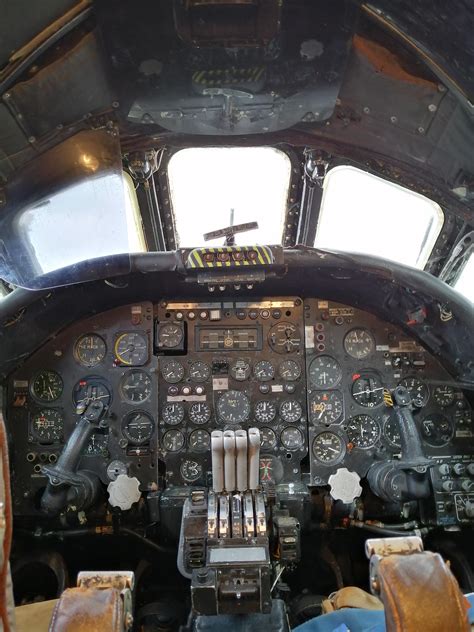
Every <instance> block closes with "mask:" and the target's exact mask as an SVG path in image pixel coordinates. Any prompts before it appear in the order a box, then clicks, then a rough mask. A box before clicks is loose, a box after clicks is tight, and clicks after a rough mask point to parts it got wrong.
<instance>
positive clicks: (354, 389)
mask: <svg viewBox="0 0 474 632" xmlns="http://www.w3.org/2000/svg"><path fill="white" fill-rule="evenodd" d="M398 384H403V385H404V386H406V388H407V389H408V390H409V392H410V394H411V396H412V400H413V402H414V411H415V412H414V417H415V420H416V423H417V426H418V430H419V434H420V436H421V439H422V444H423V450H424V453H425V456H426V457H428V458H431V459H433V463H434V464H435V465H434V466H433V468H432V469H431V478H432V485H433V489H434V493H435V509H436V520H437V521H438V522H441V523H444V524H454V523H455V522H463V521H465V520H466V519H467V517H466V516H465V515H464V514H463V506H464V505H465V504H466V502H467V501H469V502H474V464H473V459H472V454H473V451H474V431H473V425H472V421H473V420H472V411H471V408H470V406H469V403H468V401H467V400H466V398H465V396H464V394H463V392H462V391H461V390H460V389H459V388H457V387H456V385H455V384H453V381H452V379H451V377H450V375H449V374H448V373H447V372H446V370H445V369H444V368H443V367H442V366H441V365H440V364H439V362H438V361H437V360H436V359H435V358H434V357H433V356H432V355H430V354H429V353H427V352H426V351H425V350H424V349H423V348H422V347H420V346H419V345H418V344H417V343H416V342H415V341H414V340H413V339H412V338H410V337H409V336H407V335H406V334H405V333H404V332H402V330H400V329H399V328H397V327H395V326H393V325H391V324H389V323H385V322H382V321H381V320H380V319H378V318H377V317H376V316H374V315H372V314H369V313H367V312H364V311H362V310H359V309H356V308H353V307H350V306H346V305H342V304H338V303H334V302H331V301H327V300H324V299H317V298H315V299H305V300H302V299H301V298H299V297H275V298H273V297H272V298H262V299H259V300H244V299H240V298H238V299H237V298H232V299H221V300H212V301H211V300H210V301H209V302H182V301H177V300H163V301H161V302H160V303H158V304H152V303H151V302H142V303H137V304H134V305H127V306H124V307H120V308H117V309H114V310H111V311H109V312H105V313H102V314H99V315H96V316H93V317H91V318H89V319H87V320H85V321H82V322H78V323H76V324H74V325H73V326H72V327H69V328H68V329H67V330H65V331H64V332H63V333H61V334H60V335H59V336H57V337H56V338H55V339H54V340H51V341H50V342H48V343H47V344H46V345H45V346H44V347H43V348H42V349H40V350H39V351H37V352H36V353H34V354H33V355H32V356H31V357H30V358H29V359H28V360H27V361H26V362H25V363H24V364H23V365H22V367H21V368H19V369H18V370H17V371H16V372H15V373H14V374H13V375H12V376H11V378H10V381H9V387H8V394H7V405H6V417H7V423H8V429H9V432H10V434H11V439H12V443H13V446H14V449H13V450H12V459H13V475H14V485H13V497H14V498H13V500H14V510H15V513H17V514H26V515H31V514H35V513H37V512H39V508H38V501H39V497H40V495H41V493H42V490H43V489H44V487H45V484H46V480H45V477H44V476H43V475H42V471H41V469H42V465H43V464H44V463H48V462H49V463H54V462H55V461H56V460H57V458H58V455H59V454H60V451H61V449H62V446H63V445H64V443H65V441H66V440H67V438H68V436H69V435H70V434H71V432H72V430H73V428H74V426H75V424H76V422H77V420H78V419H79V418H80V416H81V414H82V413H83V412H84V410H85V408H86V407H87V405H88V403H89V402H90V401H94V400H100V401H102V402H103V403H104V405H105V406H106V407H107V409H108V414H107V424H105V425H104V427H103V428H100V429H99V430H97V431H96V432H95V433H94V434H93V435H92V438H91V440H90V442H89V444H88V445H87V446H86V448H85V450H84V454H83V457H82V463H81V467H84V468H86V469H90V470H92V471H94V472H95V473H96V474H97V475H98V476H99V478H100V480H101V481H102V482H103V483H104V484H108V483H109V482H110V481H112V480H114V479H115V478H117V476H118V475H119V474H121V473H127V474H129V475H130V476H135V477H136V478H137V479H138V480H139V481H140V487H141V490H142V491H143V492H155V491H157V490H159V489H163V488H165V487H168V488H169V487H171V486H189V485H206V486H207V485H210V483H211V481H210V475H211V458H210V441H211V432H212V431H213V430H216V429H220V430H226V429H231V430H238V429H244V430H248V429H249V428H251V427H258V428H259V430H260V435H261V452H260V479H261V481H262V482H269V481H273V482H274V483H275V484H279V483H292V482H293V483H294V482H299V481H302V482H303V483H306V484H308V485H310V486H320V485H327V484H328V481H329V478H330V476H331V475H332V474H334V473H336V472H337V471H338V469H339V468H341V467H345V468H347V469H348V470H350V471H352V472H356V473H357V474H358V475H359V476H360V477H361V478H362V477H364V476H365V475H366V474H367V471H368V470H369V468H370V466H371V465H372V464H373V463H375V462H377V461H384V460H388V459H396V458H397V455H399V453H400V436H399V431H398V424H397V420H396V418H395V416H394V414H393V409H392V402H391V396H390V391H391V390H392V389H393V388H395V387H396V386H397V385H398Z"/></svg>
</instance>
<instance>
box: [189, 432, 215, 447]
mask: <svg viewBox="0 0 474 632" xmlns="http://www.w3.org/2000/svg"><path fill="white" fill-rule="evenodd" d="M188 446H189V449H190V450H194V452H207V451H208V450H209V448H210V446H211V435H210V434H209V433H208V432H206V430H201V429H200V428H199V429H198V430H193V431H192V432H191V434H190V435H189V439H188Z"/></svg>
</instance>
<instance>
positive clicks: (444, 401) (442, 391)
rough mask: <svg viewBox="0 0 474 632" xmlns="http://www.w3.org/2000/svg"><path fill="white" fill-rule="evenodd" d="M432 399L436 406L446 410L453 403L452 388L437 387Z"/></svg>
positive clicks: (445, 386)
mask: <svg viewBox="0 0 474 632" xmlns="http://www.w3.org/2000/svg"><path fill="white" fill-rule="evenodd" d="M433 397H434V400H435V402H436V403H437V404H438V406H441V407H442V408H447V407H448V406H451V404H453V403H454V400H455V397H456V394H455V390H454V388H453V387H452V386H448V385H442V386H437V387H436V388H435V389H434V391H433Z"/></svg>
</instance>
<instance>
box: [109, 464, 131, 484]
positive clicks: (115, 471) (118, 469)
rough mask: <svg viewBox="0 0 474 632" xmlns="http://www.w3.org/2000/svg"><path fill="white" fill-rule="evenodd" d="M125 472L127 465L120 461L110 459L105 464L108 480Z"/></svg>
mask: <svg viewBox="0 0 474 632" xmlns="http://www.w3.org/2000/svg"><path fill="white" fill-rule="evenodd" d="M126 473H127V466H126V465H125V463H123V462H122V461H118V460H114V461H110V463H109V464H108V465H107V478H108V479H109V480H110V481H116V480H117V478H118V477H119V476H120V475H121V474H126Z"/></svg>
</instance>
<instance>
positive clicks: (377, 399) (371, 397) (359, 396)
mask: <svg viewBox="0 0 474 632" xmlns="http://www.w3.org/2000/svg"><path fill="white" fill-rule="evenodd" d="M383 390H384V388H383V384H382V382H381V381H380V379H379V378H378V377H377V376H376V375H373V374H366V375H362V376H361V377H358V378H357V379H355V380H354V381H353V382H352V397H353V398H354V399H355V401H356V402H357V403H358V404H359V406H364V408H375V407H376V406H380V404H382V403H383Z"/></svg>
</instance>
